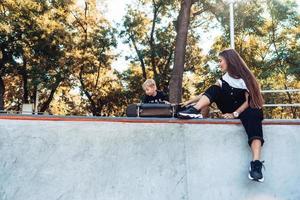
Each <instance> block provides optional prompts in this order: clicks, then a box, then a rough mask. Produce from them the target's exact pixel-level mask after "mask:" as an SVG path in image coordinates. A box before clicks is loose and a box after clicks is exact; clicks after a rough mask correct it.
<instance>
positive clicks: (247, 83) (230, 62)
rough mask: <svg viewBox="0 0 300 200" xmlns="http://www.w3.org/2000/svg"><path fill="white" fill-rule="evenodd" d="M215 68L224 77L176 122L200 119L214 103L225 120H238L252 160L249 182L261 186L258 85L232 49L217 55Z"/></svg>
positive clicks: (180, 115)
mask: <svg viewBox="0 0 300 200" xmlns="http://www.w3.org/2000/svg"><path fill="white" fill-rule="evenodd" d="M219 65H220V68H221V71H222V72H223V73H224V75H223V76H222V78H221V79H219V80H218V81H217V82H216V84H215V85H212V86H210V87H209V88H208V89H207V90H206V91H205V92H204V93H203V94H202V95H201V96H200V97H197V98H194V99H193V100H190V101H188V102H185V103H183V105H186V104H188V103H192V102H193V101H195V100H197V103H196V104H195V105H194V106H190V107H189V108H187V109H186V110H183V111H181V112H179V113H178V117H179V118H184V119H190V118H200V117H201V114H200V110H201V109H203V108H206V107H207V106H209V105H210V104H211V103H213V102H215V103H216V104H217V106H218V108H219V109H220V110H221V112H222V113H223V117H224V118H226V119H233V118H239V119H240V120H241V121H242V124H243V126H244V128H245V130H246V133H247V135H248V143H249V145H250V147H251V150H252V156H253V160H252V161H251V162H250V168H249V175H248V177H249V179H251V180H255V181H259V182H263V181H264V177H263V174H262V171H261V170H262V166H263V162H261V161H260V154H261V147H262V145H263V143H264V139H263V132H262V120H263V112H262V107H263V103H264V100H263V97H262V95H261V93H260V88H259V84H258V82H257V80H256V78H255V76H254V75H253V73H252V72H251V71H250V70H249V68H248V67H247V65H246V63H245V62H244V60H243V59H242V58H241V57H240V55H239V54H238V53H237V52H236V51H235V50H233V49H227V50H224V51H222V52H221V53H220V54H219Z"/></svg>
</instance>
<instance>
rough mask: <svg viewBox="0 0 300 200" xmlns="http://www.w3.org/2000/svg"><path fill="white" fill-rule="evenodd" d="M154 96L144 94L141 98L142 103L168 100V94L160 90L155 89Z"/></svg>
mask: <svg viewBox="0 0 300 200" xmlns="http://www.w3.org/2000/svg"><path fill="white" fill-rule="evenodd" d="M156 92H157V94H156V95H155V96H149V95H145V96H144V97H143V98H142V103H164V101H169V98H168V95H166V94H165V93H164V92H162V91H156Z"/></svg>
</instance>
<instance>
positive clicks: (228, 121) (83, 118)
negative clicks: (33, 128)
mask: <svg viewBox="0 0 300 200" xmlns="http://www.w3.org/2000/svg"><path fill="white" fill-rule="evenodd" d="M2 119H3V120H38V121H73V122H76V121H77V122H125V123H175V124H241V122H240V120H238V119H210V118H207V119H190V120H183V119H177V118H151V117H148V118H147V117H90V116H88V117H87V116H54V115H29V116H28V115H7V114H5V115H4V114H2V115H0V120H2ZM263 125H300V119H264V120H263Z"/></svg>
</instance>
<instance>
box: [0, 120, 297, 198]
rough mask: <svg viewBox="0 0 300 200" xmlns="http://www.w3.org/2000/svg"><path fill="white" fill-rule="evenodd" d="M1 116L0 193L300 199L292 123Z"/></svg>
mask: <svg viewBox="0 0 300 200" xmlns="http://www.w3.org/2000/svg"><path fill="white" fill-rule="evenodd" d="M263 129H264V134H265V141H266V143H265V146H264V149H263V159H264V160H265V167H266V171H265V172H264V175H265V182H264V183H257V182H252V181H250V180H248V177H247V175H248V174H247V173H248V172H247V169H248V166H249V161H250V159H251V152H250V149H249V147H248V144H247V137H246V134H245V132H244V129H243V127H242V125H241V124H240V123H239V121H237V120H192V121H179V120H176V119H142V120H136V119H127V118H115V119H112V118H58V117H25V116H24V117H18V116H0V200H300V122H299V120H298V121H296V120H295V121H274V120H273V121H272V120H269V121H268V120H266V121H265V122H264V126H263Z"/></svg>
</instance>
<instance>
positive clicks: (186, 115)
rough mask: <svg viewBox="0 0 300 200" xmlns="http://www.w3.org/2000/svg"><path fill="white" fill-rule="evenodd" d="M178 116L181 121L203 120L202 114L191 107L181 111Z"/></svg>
mask: <svg viewBox="0 0 300 200" xmlns="http://www.w3.org/2000/svg"><path fill="white" fill-rule="evenodd" d="M177 116H178V118H181V119H194V118H203V116H202V114H201V113H200V112H199V111H198V110H197V109H196V108H195V107H194V106H190V107H188V108H187V109H185V110H183V111H179V112H178V113H177Z"/></svg>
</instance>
